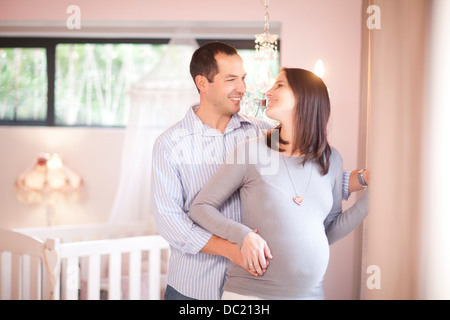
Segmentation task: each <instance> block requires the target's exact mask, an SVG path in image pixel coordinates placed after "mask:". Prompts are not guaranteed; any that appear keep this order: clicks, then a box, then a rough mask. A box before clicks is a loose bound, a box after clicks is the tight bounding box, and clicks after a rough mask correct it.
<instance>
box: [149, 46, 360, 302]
mask: <svg viewBox="0 0 450 320" xmlns="http://www.w3.org/2000/svg"><path fill="white" fill-rule="evenodd" d="M190 68H191V75H192V77H193V80H194V82H195V84H196V86H197V89H198V92H199V94H200V104H199V105H198V106H194V107H193V108H190V109H189V110H188V112H187V114H186V116H185V117H184V119H183V120H181V121H180V122H178V123H177V124H175V125H174V126H172V127H171V128H169V129H168V130H167V131H166V132H164V133H163V134H162V135H161V136H160V137H158V139H157V140H156V141H155V145H154V149H153V167H152V190H153V199H152V204H153V213H154V216H155V220H156V224H157V228H158V231H159V233H160V234H161V235H162V236H163V237H164V238H165V239H166V240H167V241H168V242H169V243H170V247H171V256H170V262H169V278H168V286H167V288H166V294H165V299H202V300H205V299H220V297H221V294H222V285H223V281H224V276H225V271H226V263H227V259H230V260H231V261H232V262H234V263H236V264H238V265H240V266H241V267H243V268H244V269H246V270H247V271H248V272H250V273H252V274H253V275H255V276H257V273H256V272H255V270H250V269H249V268H248V266H245V265H243V261H242V256H241V253H240V250H239V248H238V247H237V245H236V244H235V243H231V242H228V241H226V240H224V239H221V238H218V237H216V236H214V235H211V234H210V233H208V232H207V231H205V230H203V229H201V228H200V227H199V226H197V225H196V224H194V223H193V222H192V220H190V219H189V208H190V206H191V203H192V201H193V200H194V198H195V196H196V195H197V193H198V192H199V191H200V189H201V188H202V187H203V185H204V184H205V183H206V181H208V180H209V178H211V176H212V175H213V174H214V172H215V171H216V170H217V169H218V168H219V166H220V165H221V164H222V163H223V162H224V160H225V158H226V156H227V155H228V154H229V153H230V152H231V151H233V150H234V148H235V147H236V145H237V144H238V143H239V142H241V141H244V140H246V139H250V138H255V137H257V136H259V135H261V132H260V130H268V129H271V128H272V126H271V125H270V124H268V123H266V122H264V121H262V120H260V119H256V118H251V117H247V116H245V115H242V114H239V113H238V112H239V110H240V101H241V99H242V96H243V95H244V93H245V91H246V85H245V76H246V73H245V69H244V64H243V61H242V58H241V57H240V56H239V55H238V53H237V51H236V49H235V48H233V47H231V46H229V45H226V44H224V43H220V42H212V43H208V44H206V45H204V46H202V47H200V48H199V49H197V50H196V52H195V53H194V54H193V56H192V60H191V66H190ZM352 177H353V179H356V176H354V175H350V179H352ZM344 181H346V182H345V183H344V184H345V186H346V187H345V188H346V189H347V190H348V185H350V186H352V187H354V189H351V190H349V191H350V192H351V191H356V190H357V189H360V188H362V187H359V186H358V183H357V182H355V181H351V183H350V184H348V181H349V173H346V174H345V177H344ZM345 197H347V196H345ZM221 212H222V214H224V215H225V216H227V217H229V218H232V219H234V220H237V221H240V200H239V194H238V193H235V194H233V195H232V196H231V197H230V199H229V200H228V201H227V202H226V203H225V204H224V205H223V206H222V210H221Z"/></svg>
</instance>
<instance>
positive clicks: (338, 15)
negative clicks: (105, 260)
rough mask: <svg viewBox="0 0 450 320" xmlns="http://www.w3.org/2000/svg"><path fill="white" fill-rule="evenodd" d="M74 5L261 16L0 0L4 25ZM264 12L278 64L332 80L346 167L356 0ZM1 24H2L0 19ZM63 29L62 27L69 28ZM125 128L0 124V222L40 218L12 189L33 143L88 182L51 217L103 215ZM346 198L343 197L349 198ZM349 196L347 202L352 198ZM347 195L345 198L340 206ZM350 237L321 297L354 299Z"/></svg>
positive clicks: (170, 6)
mask: <svg viewBox="0 0 450 320" xmlns="http://www.w3.org/2000/svg"><path fill="white" fill-rule="evenodd" d="M71 4H77V5H79V6H80V8H81V19H82V25H83V21H88V20H89V21H221V22H229V23H230V24H233V23H234V22H243V21H261V31H262V28H263V18H264V9H263V7H262V6H261V5H260V1H259V0H252V1H250V0H246V1H240V0H228V1H210V0H196V1H184V0H167V1H155V0H149V1H140V0H128V1H126V2H122V1H114V2H113V1H106V0H105V1H88V0H78V1H72V0H57V1H56V0H53V1H52V0H40V1H26V0H17V1H8V2H6V1H4V3H2V5H1V7H2V9H1V10H0V21H2V23H3V24H5V23H12V24H18V25H20V24H21V23H23V24H27V23H28V22H30V21H44V22H45V21H48V22H51V23H56V24H58V23H60V24H61V25H65V19H66V18H67V16H68V15H67V14H66V9H67V7H68V6H69V5H71ZM270 17H271V21H277V22H280V23H281V34H280V35H281V39H282V44H281V64H282V66H289V67H301V68H305V69H309V70H312V69H313V68H314V64H315V62H316V60H317V59H319V58H320V59H322V60H323V62H324V64H325V75H324V81H325V83H326V84H327V85H328V87H329V89H330V95H331V102H332V118H331V121H330V140H331V143H332V144H333V146H334V147H336V148H337V149H338V150H339V151H340V153H341V155H342V157H343V159H344V169H354V168H356V161H357V151H358V150H357V134H358V119H359V118H358V115H359V114H358V110H359V88H360V86H359V80H360V47H361V39H360V38H361V0H339V1H335V0H316V1H310V0H296V1H292V0H277V1H271V2H270ZM0 26H1V24H0ZM68 32H70V31H68ZM122 142H123V131H122V130H120V129H82V128H73V129H72V128H11V127H1V128H0V150H1V153H2V155H3V156H2V157H1V158H0V203H1V208H0V226H1V227H7V228H11V227H26V226H38V225H45V223H46V221H45V215H44V214H43V213H42V211H41V212H40V211H39V209H38V208H30V207H25V206H23V205H22V204H19V203H17V200H16V199H15V197H14V190H13V182H14V180H15V178H16V176H17V175H18V174H19V173H20V172H21V171H22V170H23V169H24V168H26V167H27V166H29V165H30V164H31V161H32V159H33V157H34V156H35V155H36V153H37V152H40V151H47V152H58V153H60V154H61V155H62V157H63V158H64V160H66V163H67V165H68V166H69V167H71V168H73V169H74V170H76V171H78V172H79V173H80V174H81V175H82V176H83V178H84V180H85V184H86V190H85V195H84V198H83V199H82V201H81V202H80V203H78V204H76V205H74V206H73V207H67V208H64V209H65V210H64V212H63V211H61V215H60V216H59V217H57V218H56V221H55V222H56V223H59V224H66V223H88V222H97V221H105V220H106V219H107V217H108V212H109V210H110V208H111V205H112V199H113V197H114V194H115V184H116V183H117V180H118V169H119V168H120V156H121V154H120V152H121V147H122ZM350 203H351V202H350ZM350 203H348V204H350ZM348 204H346V206H348ZM358 241H359V240H358V237H357V236H356V235H355V234H351V235H349V236H347V237H346V238H345V239H343V240H341V241H340V242H339V243H337V244H335V245H334V246H333V247H332V250H331V260H330V265H329V271H328V274H329V275H330V276H327V277H326V281H325V289H326V293H327V297H328V298H334V299H352V298H358V290H357V288H358V284H359V276H355V274H358V272H359V270H356V269H355V268H358V259H359V252H358V248H359V245H358Z"/></svg>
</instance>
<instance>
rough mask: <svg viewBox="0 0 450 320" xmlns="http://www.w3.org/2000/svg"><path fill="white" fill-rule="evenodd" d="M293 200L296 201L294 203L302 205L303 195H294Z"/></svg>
mask: <svg viewBox="0 0 450 320" xmlns="http://www.w3.org/2000/svg"><path fill="white" fill-rule="evenodd" d="M293 200H294V202H295V203H296V204H298V205H299V206H301V205H302V203H303V200H305V197H304V196H296V197H294V199H293Z"/></svg>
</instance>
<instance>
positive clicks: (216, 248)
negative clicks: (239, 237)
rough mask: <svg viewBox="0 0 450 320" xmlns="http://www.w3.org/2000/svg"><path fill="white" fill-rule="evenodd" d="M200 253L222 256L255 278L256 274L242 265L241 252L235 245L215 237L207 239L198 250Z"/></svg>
mask: <svg viewBox="0 0 450 320" xmlns="http://www.w3.org/2000/svg"><path fill="white" fill-rule="evenodd" d="M200 252H202V253H207V254H212V255H219V256H224V257H225V258H227V259H228V260H230V261H231V262H233V263H234V264H237V265H238V266H240V267H241V268H243V269H245V270H247V271H248V272H249V273H251V274H252V275H253V276H255V277H257V276H258V273H256V272H255V271H251V270H250V269H249V268H248V266H247V265H244V260H243V259H242V254H241V250H240V249H239V248H238V245H237V244H236V243H232V242H230V241H228V240H225V239H222V238H219V237H217V236H215V235H213V236H212V237H211V239H209V241H208V243H206V245H205V246H204V247H203V249H202V250H200Z"/></svg>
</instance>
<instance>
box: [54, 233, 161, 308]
mask: <svg viewBox="0 0 450 320" xmlns="http://www.w3.org/2000/svg"><path fill="white" fill-rule="evenodd" d="M168 248H169V246H168V243H167V242H166V241H165V240H164V239H163V238H161V236H158V235H153V236H143V237H130V238H120V239H111V240H96V241H82V242H73V243H66V244H60V248H59V252H60V259H61V277H60V279H61V282H60V283H59V284H58V285H59V286H60V288H57V289H56V292H61V297H60V298H61V299H64V300H67V299H69V300H70V299H78V298H79V297H78V295H79V289H80V288H81V287H83V286H85V288H84V289H85V290H86V294H85V296H84V298H86V299H89V300H98V299H100V292H101V289H102V287H103V288H104V289H105V291H106V292H107V299H109V300H116V299H122V298H123V297H122V296H121V294H122V292H123V290H122V285H123V284H124V283H125V284H126V285H127V286H128V290H127V291H128V292H127V293H128V297H127V298H128V299H130V300H135V299H141V298H143V297H142V292H141V287H142V286H141V284H142V281H143V280H144V279H142V276H143V275H146V278H147V279H146V281H147V286H146V287H147V288H148V296H147V297H144V298H146V299H160V293H161V257H162V253H163V250H165V249H168ZM143 257H147V259H146V260H145V262H146V263H147V266H146V267H145V269H146V270H143V268H144V267H143V264H142V262H143ZM101 258H106V259H101ZM124 259H126V261H124ZM102 260H103V261H107V277H106V280H107V282H106V283H102V276H101V270H102V269H103V270H104V268H101V262H102ZM122 266H127V269H128V270H127V271H126V272H125V273H124V272H123V270H122ZM83 273H84V274H85V275H86V277H85V278H84V279H83V277H82V275H83ZM124 279H125V280H126V282H125V281H123V280H124ZM83 281H84V282H83ZM59 289H60V290H59ZM56 298H59V297H56Z"/></svg>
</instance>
